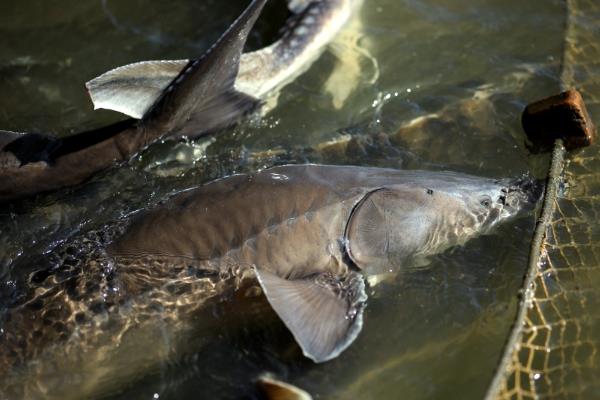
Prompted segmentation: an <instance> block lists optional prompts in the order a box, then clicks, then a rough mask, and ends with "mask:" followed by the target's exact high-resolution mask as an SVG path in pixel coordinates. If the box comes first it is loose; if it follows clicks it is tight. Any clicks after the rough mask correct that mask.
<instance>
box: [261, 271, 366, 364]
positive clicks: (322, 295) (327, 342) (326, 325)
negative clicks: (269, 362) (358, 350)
mask: <svg viewBox="0 0 600 400" xmlns="http://www.w3.org/2000/svg"><path fill="white" fill-rule="evenodd" d="M256 275H257V277H258V281H259V283H260V286H261V287H262V289H263V291H264V293H265V295H266V297H267V300H269V303H270V304H271V306H272V307H273V309H274V310H275V312H276V313H277V315H278V316H279V318H281V320H282V321H283V323H284V324H285V326H287V328H288V329H289V330H290V331H291V332H292V334H293V335H294V338H295V339H296V342H297V343H298V344H299V345H300V347H301V348H302V351H303V353H304V355H305V356H306V357H308V358H310V359H312V360H313V361H314V362H317V363H320V362H325V361H328V360H331V359H332V358H335V357H337V356H338V355H339V354H340V353H341V352H342V351H344V350H345V349H346V348H347V347H348V346H350V344H351V343H352V342H353V341H354V339H356V337H357V336H358V334H359V332H360V330H361V329H362V312H363V308H364V304H365V301H366V299H367V295H366V294H365V285H364V281H363V278H362V276H361V275H360V274H358V273H356V272H348V273H347V274H346V276H343V277H336V276H332V275H330V274H327V273H323V274H315V275H311V276H308V277H306V278H304V279H285V278H281V277H279V276H277V275H275V274H272V273H270V272H268V271H261V270H259V269H258V268H257V269H256Z"/></svg>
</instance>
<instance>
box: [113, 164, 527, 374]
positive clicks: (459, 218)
mask: <svg viewBox="0 0 600 400" xmlns="http://www.w3.org/2000/svg"><path fill="white" fill-rule="evenodd" d="M524 182H528V181H527V180H524V181H522V182H517V181H508V180H493V179H486V178H477V177H472V176H468V175H461V174H456V173H450V172H427V171H398V170H390V169H378V168H363V167H342V166H318V165H308V166H283V167H276V168H272V169H268V170H265V171H263V172H260V173H257V174H253V175H239V176H234V177H230V178H226V179H223V180H221V181H217V182H214V183H212V184H209V185H207V186H204V187H202V188H199V189H196V190H192V191H189V192H186V193H182V194H180V195H178V196H176V197H175V198H173V199H171V200H170V201H168V202H167V204H165V205H164V206H162V207H159V208H158V209H155V210H153V211H151V212H149V213H145V214H143V215H142V216H140V217H139V218H138V219H137V220H136V221H135V222H133V224H132V225H131V227H130V228H129V229H128V231H127V232H126V233H125V234H124V235H123V237H121V238H120V239H118V240H117V241H116V242H115V243H113V244H112V245H111V246H110V247H109V248H108V253H109V254H110V255H111V256H112V257H114V258H115V259H116V260H117V262H118V263H119V264H127V263H128V262H130V261H133V262H134V263H136V262H138V261H137V260H140V259H143V258H145V257H149V258H151V259H152V260H159V263H164V264H168V265H193V266H194V267H197V268H200V269H207V270H215V271H219V272H223V271H225V270H229V269H230V268H232V266H235V267H236V268H246V269H253V270H254V271H255V272H256V274H257V276H258V279H259V282H260V283H261V286H262V287H263V291H264V292H265V294H266V295H267V298H268V299H269V300H270V302H271V305H272V306H273V308H274V309H275V310H276V312H277V313H278V314H279V315H280V317H281V318H282V320H283V321H284V322H285V323H286V325H287V326H288V328H290V330H291V331H292V333H293V334H294V336H295V338H296V340H297V341H298V343H299V344H300V346H301V347H302V349H303V351H304V354H305V355H306V356H308V357H310V358H312V359H313V360H314V361H317V362H322V361H326V360H328V359H331V358H333V357H335V356H337V355H338V354H339V353H340V352H341V351H343V350H344V349H345V348H347V346H348V345H349V344H350V343H351V342H352V341H353V340H354V339H355V338H356V335H357V334H358V332H359V331H360V326H361V324H362V320H361V313H362V304H363V303H364V300H366V295H364V292H362V293H361V294H360V295H357V293H352V295H348V294H347V293H343V292H344V289H342V290H341V292H338V293H337V296H338V297H341V298H345V299H346V301H347V302H348V309H349V311H348V312H351V314H352V315H353V317H352V318H350V319H351V320H353V318H354V317H356V321H355V323H353V324H350V326H346V327H344V329H343V332H341V331H339V332H336V333H330V336H327V337H325V338H320V339H319V340H320V341H321V342H327V341H331V343H328V344H327V346H325V347H326V349H324V348H320V346H319V345H318V344H315V343H314V340H313V339H314V338H311V337H310V336H311V334H312V333H311V332H307V331H306V329H309V330H310V329H316V328H315V327H320V324H321V323H322V322H323V321H325V320H327V321H331V320H332V319H333V318H334V317H332V316H331V315H319V313H318V312H315V311H314V310H313V316H306V320H303V321H302V324H299V323H297V324H296V325H294V324H295V323H296V321H295V320H294V319H295V318H296V316H295V314H294V313H298V312H300V310H298V309H296V310H294V311H293V312H292V311H290V310H289V309H287V308H285V307H282V308H278V306H280V304H277V303H278V302H279V301H285V299H284V300H281V299H278V300H277V301H275V300H273V298H272V297H273V296H272V295H271V294H270V291H271V290H272V289H273V288H271V287H269V284H268V283H266V279H267V278H268V279H270V278H273V280H272V281H271V282H273V285H275V286H277V285H284V284H285V283H284V282H283V280H285V281H288V282H290V281H302V280H306V279H311V277H314V276H328V277H330V278H332V279H334V280H335V279H337V280H338V281H339V282H342V281H343V282H347V279H348V278H352V279H353V278H357V276H356V275H355V271H356V270H357V269H358V270H361V271H362V272H363V273H364V274H366V275H367V276H368V275H377V274H382V273H387V272H393V271H396V270H397V269H398V268H399V267H401V266H402V265H403V263H404V261H405V260H407V259H408V258H410V257H415V256H420V257H423V256H428V255H431V254H435V253H438V252H440V251H442V250H444V249H446V248H448V247H451V246H455V245H461V244H464V243H465V242H466V241H467V240H469V239H470V238H472V237H474V236H476V235H479V234H482V233H486V232H488V231H489V230H490V229H491V228H492V227H493V226H495V225H496V224H497V223H499V222H500V221H503V220H505V219H507V218H509V217H511V216H513V215H515V214H516V213H517V212H518V211H519V210H521V209H522V208H523V206H524V205H525V204H527V203H529V198H530V195H529V194H528V193H527V192H528V191H529V189H526V187H527V185H526V184H525V183H524ZM529 186H531V187H533V186H532V185H529ZM349 260H351V261H350V262H349ZM265 276H266V277H267V278H265ZM274 278H279V279H281V280H282V281H279V282H278V281H277V279H274ZM316 284H321V283H319V282H316ZM342 286H343V285H342ZM347 289H348V290H349V291H352V290H358V291H359V292H360V291H361V290H364V288H363V286H361V285H358V284H356V283H355V286H353V287H351V288H347ZM285 290H286V291H287V292H289V291H292V290H293V288H291V287H286V289H285ZM299 293H304V292H303V291H302V289H299ZM346 295H348V297H347V298H346V297H345V296H346ZM352 296H354V297H352ZM290 297H293V296H290ZM300 297H302V296H300ZM314 305H315V306H316V304H314ZM286 307H290V305H286ZM318 309H320V308H316V310H318ZM346 319H347V320H348V318H346ZM353 322H354V320H353ZM292 325H294V326H292ZM317 330H320V328H319V329H317Z"/></svg>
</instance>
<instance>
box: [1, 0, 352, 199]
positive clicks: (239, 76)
mask: <svg viewBox="0 0 600 400" xmlns="http://www.w3.org/2000/svg"><path fill="white" fill-rule="evenodd" d="M265 2H266V0H254V1H252V3H251V4H250V5H249V6H248V8H247V9H246V10H245V11H244V12H243V13H242V15H241V16H240V17H239V18H238V19H237V20H236V21H234V23H233V24H232V25H231V26H230V27H229V29H228V30H227V31H226V32H225V33H224V34H223V35H222V36H221V38H220V39H219V40H218V41H217V43H215V45H213V46H212V47H211V48H210V49H209V50H208V52H207V53H206V54H204V55H202V56H201V57H200V58H198V59H195V60H179V61H150V62H141V63H136V64H131V65H127V66H124V67H120V68H117V69H115V70H112V71H109V72H107V73H106V74H103V75H102V76H100V77H98V78H96V79H94V80H92V81H90V82H88V84H87V87H88V90H89V93H90V95H91V97H92V100H93V101H94V104H95V107H96V108H107V109H113V110H117V111H120V112H123V113H125V114H127V115H130V116H132V117H134V118H137V119H139V121H136V120H134V119H131V120H127V121H124V122H119V123H117V124H113V125H111V126H107V127H104V128H100V129H96V130H93V131H88V132H82V133H79V134H76V135H72V136H69V137H66V138H62V139H59V138H55V137H51V136H46V135H37V134H22V135H17V134H15V133H14V132H2V131H0V145H2V149H1V150H0V201H4V200H10V199H15V198H18V197H23V196H27V195H31V194H35V193H40V192H44V191H49V190H53V189H57V188H61V187H65V186H71V185H75V184H77V183H80V182H83V181H85V180H86V179H87V178H89V177H90V176H91V175H92V174H94V173H95V172H97V171H100V170H103V169H106V168H108V167H110V166H111V165H114V164H115V163H118V162H123V161H127V160H129V159H130V158H131V157H133V156H134V155H135V154H137V153H139V152H140V151H142V150H143V149H145V148H146V147H147V146H149V145H150V144H151V143H153V142H155V141H157V140H160V139H166V138H174V139H177V138H182V137H192V138H193V137H198V136H201V135H204V134H207V133H212V132H215V131H217V130H219V129H222V128H225V127H227V126H230V125H232V124H233V123H235V122H236V121H237V120H239V118H241V117H242V116H244V115H246V114H248V113H250V112H253V111H255V110H256V109H257V108H259V107H261V105H262V104H263V103H264V101H265V100H266V99H267V97H269V96H271V95H273V96H274V95H276V94H277V91H278V90H279V89H281V87H283V86H284V85H285V84H286V83H288V82H289V81H290V80H292V79H293V78H295V77H296V76H297V75H299V74H300V73H301V72H303V71H304V70H305V69H306V68H308V67H309V66H310V64H311V63H312V62H313V61H314V60H315V59H316V58H317V57H318V55H319V54H320V53H321V52H322V51H323V49H324V48H325V45H326V44H327V43H328V42H329V41H330V40H331V39H332V38H333V37H334V36H335V34H336V33H337V32H338V31H339V29H340V28H341V27H342V26H343V25H344V23H345V22H346V21H347V19H348V18H349V16H350V14H351V13H352V11H353V10H354V9H356V8H357V7H356V5H357V4H358V3H359V0H314V1H290V2H289V7H290V9H291V10H292V11H293V12H294V15H293V16H292V18H291V19H290V21H288V28H287V30H286V31H285V33H284V34H283V36H282V38H281V39H279V40H278V41H276V42H275V43H273V44H272V45H271V46H268V47H266V48H264V49H261V50H258V51H255V52H252V53H246V54H242V51H243V48H244V45H245V43H246V39H247V37H248V34H249V32H250V30H251V28H252V26H253V25H254V22H255V21H256V19H257V18H258V16H259V14H260V12H261V10H262V8H263V6H264V4H265Z"/></svg>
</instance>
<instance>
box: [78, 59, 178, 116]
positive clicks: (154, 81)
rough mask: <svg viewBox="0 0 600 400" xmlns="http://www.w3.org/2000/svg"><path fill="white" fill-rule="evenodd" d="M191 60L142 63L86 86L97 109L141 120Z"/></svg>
mask: <svg viewBox="0 0 600 400" xmlns="http://www.w3.org/2000/svg"><path fill="white" fill-rule="evenodd" d="M188 62H189V60H173V61H142V62H138V63H133V64H128V65H125V66H122V67H119V68H115V69H113V70H110V71H108V72H106V73H104V74H102V75H100V76H99V77H97V78H94V79H92V80H91V81H89V82H87V83H86V84H85V86H86V88H87V90H88V92H89V94H90V98H91V99H92V102H93V103H94V109H98V108H104V109H107V110H114V111H118V112H121V113H123V114H126V115H129V116H130V117H133V118H137V119H140V118H142V117H143V116H144V114H146V112H147V111H148V110H149V109H150V108H151V107H152V106H153V105H154V103H155V102H156V100H157V99H158V98H159V97H160V95H161V94H162V92H163V91H164V90H165V89H166V88H167V87H168V86H169V84H170V83H171V81H173V79H175V78H176V77H177V76H178V75H179V73H180V72H181V71H182V70H183V69H184V68H185V66H186V65H187V64H188Z"/></svg>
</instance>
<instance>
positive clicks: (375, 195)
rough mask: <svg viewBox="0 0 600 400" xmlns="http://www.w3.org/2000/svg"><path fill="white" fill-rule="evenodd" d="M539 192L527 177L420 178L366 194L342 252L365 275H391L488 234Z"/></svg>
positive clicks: (449, 175)
mask: <svg viewBox="0 0 600 400" xmlns="http://www.w3.org/2000/svg"><path fill="white" fill-rule="evenodd" d="M541 189H542V185H541V184H540V183H539V182H537V181H535V180H533V179H531V178H526V177H522V178H518V179H499V180H496V179H489V178H480V177H474V176H469V175H462V174H455V173H423V176H421V177H420V178H419V179H413V180H409V182H408V183H407V182H403V183H400V184H392V185H387V186H384V187H381V188H378V189H376V190H373V191H371V192H369V193H368V194H367V195H366V196H365V197H364V198H363V199H362V200H361V201H360V202H359V203H358V204H357V205H356V207H355V208H354V210H353V212H352V215H351V216H350V218H349V222H348V225H347V229H346V243H347V246H346V249H347V252H348V255H349V257H350V258H351V259H352V260H353V261H354V263H355V264H356V265H357V266H358V267H359V268H361V269H363V270H365V271H366V272H367V273H370V272H373V273H377V274H379V273H387V272H394V270H395V269H397V268H398V267H399V266H401V265H402V264H404V263H405V261H406V259H408V258H411V257H417V256H429V255H432V254H436V253H439V252H441V251H444V250H445V249H447V248H449V247H452V246H457V245H463V244H464V243H466V242H467V241H468V240H469V239H471V238H473V237H476V236H478V235H482V234H486V233H489V232H490V231H491V230H492V229H493V228H494V227H495V226H497V225H498V224H499V223H501V222H503V221H506V220H508V219H510V218H512V217H514V216H516V215H517V214H519V213H520V212H521V211H523V210H525V209H530V208H531V207H532V206H533V204H535V202H536V201H537V199H538V198H539V196H540V194H541Z"/></svg>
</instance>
